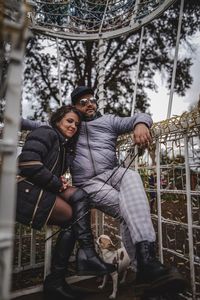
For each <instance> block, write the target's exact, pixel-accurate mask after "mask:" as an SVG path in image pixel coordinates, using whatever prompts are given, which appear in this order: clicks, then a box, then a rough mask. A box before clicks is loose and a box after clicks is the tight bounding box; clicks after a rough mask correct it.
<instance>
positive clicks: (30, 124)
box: [21, 118, 48, 131]
mask: <svg viewBox="0 0 200 300" xmlns="http://www.w3.org/2000/svg"><path fill="white" fill-rule="evenodd" d="M46 125H48V123H46V122H40V121H33V120H29V119H24V118H21V130H30V131H31V130H34V129H36V128H38V127H40V126H46Z"/></svg>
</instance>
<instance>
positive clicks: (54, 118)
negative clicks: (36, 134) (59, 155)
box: [49, 105, 81, 154]
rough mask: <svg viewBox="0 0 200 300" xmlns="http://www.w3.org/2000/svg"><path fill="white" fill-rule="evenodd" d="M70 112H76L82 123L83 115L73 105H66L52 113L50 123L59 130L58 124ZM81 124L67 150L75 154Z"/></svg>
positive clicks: (69, 141)
mask: <svg viewBox="0 0 200 300" xmlns="http://www.w3.org/2000/svg"><path fill="white" fill-rule="evenodd" d="M70 112H74V113H75V114H76V115H77V116H78V117H79V120H80V123H81V113H80V112H79V111H78V110H77V109H76V108H75V107H74V106H73V105H65V106H61V107H60V108H58V109H57V110H56V111H55V112H53V113H52V115H51V117H50V120H49V123H50V125H51V126H52V127H53V128H57V125H56V123H57V122H60V121H61V120H62V118H64V116H65V115H66V114H68V113H70ZM80 123H79V125H78V128H77V132H76V133H75V135H74V136H73V137H72V138H70V139H69V140H68V142H67V150H68V151H69V152H71V153H73V154H75V148H76V142H77V139H78V135H79V131H80Z"/></svg>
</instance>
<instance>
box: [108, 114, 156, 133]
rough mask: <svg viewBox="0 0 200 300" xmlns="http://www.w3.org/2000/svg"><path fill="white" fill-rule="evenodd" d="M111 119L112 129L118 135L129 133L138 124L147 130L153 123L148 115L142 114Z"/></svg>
mask: <svg viewBox="0 0 200 300" xmlns="http://www.w3.org/2000/svg"><path fill="white" fill-rule="evenodd" d="M111 117H112V121H111V123H112V126H113V129H114V131H115V132H116V133H117V134H118V135H120V134H124V133H128V132H131V131H132V130H133V129H134V127H135V126H136V125H137V124H139V123H143V124H145V125H146V126H147V127H148V128H150V127H151V126H152V123H153V121H152V118H151V117H150V115H148V114H144V113H140V114H135V115H134V116H133V117H117V116H113V115H111Z"/></svg>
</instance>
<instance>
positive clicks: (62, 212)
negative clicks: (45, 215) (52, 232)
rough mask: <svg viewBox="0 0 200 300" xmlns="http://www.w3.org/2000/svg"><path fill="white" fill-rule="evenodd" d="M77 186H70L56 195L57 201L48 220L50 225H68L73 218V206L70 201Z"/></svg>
mask: <svg viewBox="0 0 200 300" xmlns="http://www.w3.org/2000/svg"><path fill="white" fill-rule="evenodd" d="M75 191H76V188H74V187H70V188H68V189H67V190H65V191H64V192H62V193H60V194H59V195H58V196H57V197H56V202H55V205H54V208H53V211H52V213H51V216H50V218H49V220H48V225H57V226H60V227H66V226H67V225H68V224H69V222H70V221H71V219H72V207H71V205H70V204H69V203H68V202H69V199H70V197H71V196H72V195H73V193H74V192H75Z"/></svg>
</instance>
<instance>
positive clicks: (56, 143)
mask: <svg viewBox="0 0 200 300" xmlns="http://www.w3.org/2000/svg"><path fill="white" fill-rule="evenodd" d="M67 148H68V147H67V141H66V140H65V138H64V137H63V136H62V135H61V133H60V132H59V131H58V130H56V129H54V128H52V127H50V126H41V127H39V128H37V129H35V130H34V131H32V132H31V133H30V134H29V135H28V137H27V140H26V142H25V144H24V147H23V149H22V152H21V154H20V156H19V158H18V165H19V173H18V175H19V176H18V191H17V211H16V219H17V221H18V222H21V223H23V224H26V225H30V226H32V228H35V229H41V228H42V227H43V226H44V225H45V223H46V222H47V221H48V218H49V216H50V214H51V211H52V209H53V207H54V203H55V200H56V195H57V194H58V193H59V190H60V188H61V186H62V182H61V179H60V176H61V175H63V174H64V173H65V172H66V170H67V168H68V155H66V154H67V150H68V149H67ZM23 178H25V179H23Z"/></svg>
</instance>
